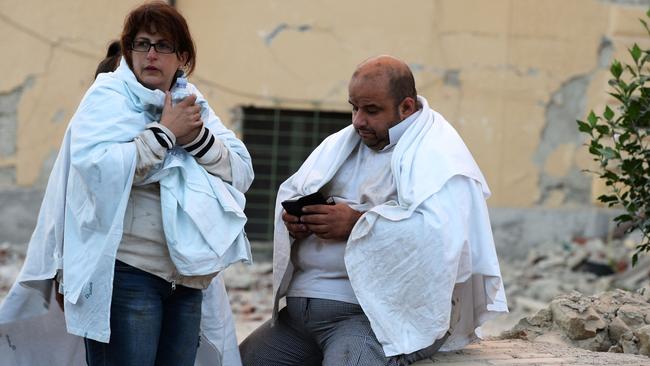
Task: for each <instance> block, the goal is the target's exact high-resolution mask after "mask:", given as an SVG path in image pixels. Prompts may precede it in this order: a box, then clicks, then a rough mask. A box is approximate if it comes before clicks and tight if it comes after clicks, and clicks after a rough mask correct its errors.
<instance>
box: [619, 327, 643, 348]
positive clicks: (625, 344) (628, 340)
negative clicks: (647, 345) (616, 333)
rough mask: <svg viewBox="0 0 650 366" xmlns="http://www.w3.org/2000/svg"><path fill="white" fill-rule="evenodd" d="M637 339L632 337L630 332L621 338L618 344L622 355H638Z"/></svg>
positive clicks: (632, 334)
mask: <svg viewBox="0 0 650 366" xmlns="http://www.w3.org/2000/svg"><path fill="white" fill-rule="evenodd" d="M637 342H638V339H637V338H636V337H635V336H634V333H632V331H629V332H627V333H625V334H623V335H622V336H621V339H620V340H619V341H618V343H619V344H620V345H621V347H622V348H623V352H624V353H634V354H638V353H639V346H638V345H637Z"/></svg>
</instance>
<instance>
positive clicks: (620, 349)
mask: <svg viewBox="0 0 650 366" xmlns="http://www.w3.org/2000/svg"><path fill="white" fill-rule="evenodd" d="M607 352H611V353H623V347H621V345H620V344H616V345H613V346H611V347H609V349H608V350H607Z"/></svg>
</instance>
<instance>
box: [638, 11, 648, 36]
mask: <svg viewBox="0 0 650 366" xmlns="http://www.w3.org/2000/svg"><path fill="white" fill-rule="evenodd" d="M649 11H650V10H649ZM639 20H640V21H641V24H643V27H644V28H645V30H646V31H647V32H648V33H650V28H648V23H646V22H645V20H643V19H639Z"/></svg>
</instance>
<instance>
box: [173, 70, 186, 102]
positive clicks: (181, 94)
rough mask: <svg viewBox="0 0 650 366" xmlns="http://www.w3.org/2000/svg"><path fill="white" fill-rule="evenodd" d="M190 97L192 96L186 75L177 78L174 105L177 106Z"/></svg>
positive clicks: (174, 89)
mask: <svg viewBox="0 0 650 366" xmlns="http://www.w3.org/2000/svg"><path fill="white" fill-rule="evenodd" d="M188 96H190V92H189V90H188V87H187V78H186V77H185V75H181V76H179V77H177V78H176V85H175V86H174V88H173V89H172V104H173V105H176V104H178V103H179V102H180V101H181V100H183V99H185V98H186V97H188Z"/></svg>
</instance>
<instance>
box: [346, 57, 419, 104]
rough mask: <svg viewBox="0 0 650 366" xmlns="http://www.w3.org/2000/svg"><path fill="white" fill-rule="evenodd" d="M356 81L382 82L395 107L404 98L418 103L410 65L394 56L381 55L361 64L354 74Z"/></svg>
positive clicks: (353, 77)
mask: <svg viewBox="0 0 650 366" xmlns="http://www.w3.org/2000/svg"><path fill="white" fill-rule="evenodd" d="M352 79H357V80H356V81H361V82H364V81H368V82H374V83H377V82H380V81H382V79H383V85H384V86H385V87H386V88H387V89H388V93H389V94H390V96H391V97H392V99H393V101H394V103H395V105H398V104H400V103H401V101H402V100H404V98H407V97H410V98H413V100H415V101H417V91H416V90H415V79H414V78H413V73H412V72H411V69H410V68H409V67H408V65H407V64H406V63H405V62H404V61H402V60H400V59H398V58H395V57H393V56H389V55H381V56H376V57H372V58H369V59H367V60H365V61H364V62H362V63H361V64H359V66H357V69H356V70H355V71H354V73H353V74H352Z"/></svg>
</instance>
